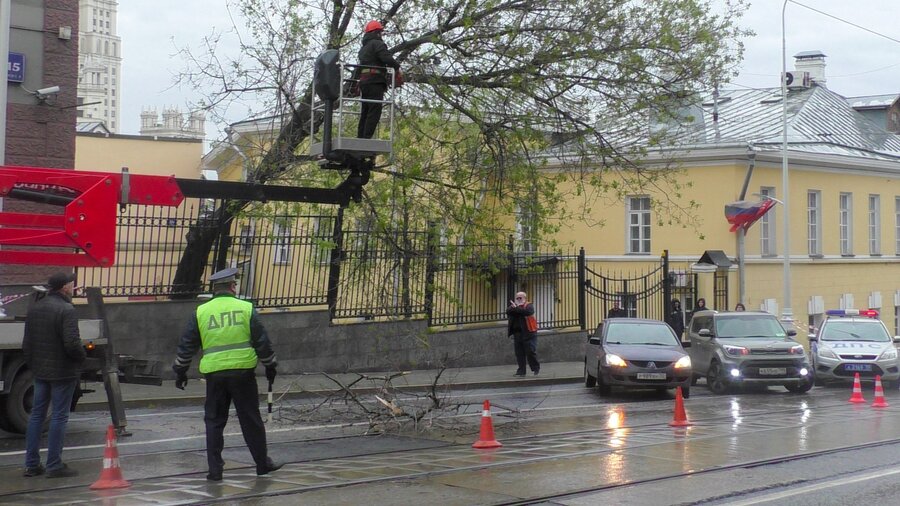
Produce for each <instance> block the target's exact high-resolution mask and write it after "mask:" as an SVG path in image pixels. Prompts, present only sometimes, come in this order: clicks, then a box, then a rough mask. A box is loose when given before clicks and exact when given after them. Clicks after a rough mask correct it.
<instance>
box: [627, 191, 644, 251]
mask: <svg viewBox="0 0 900 506" xmlns="http://www.w3.org/2000/svg"><path fill="white" fill-rule="evenodd" d="M626 212H627V219H628V225H627V226H628V239H627V240H628V253H650V197H628V209H627V210H626Z"/></svg>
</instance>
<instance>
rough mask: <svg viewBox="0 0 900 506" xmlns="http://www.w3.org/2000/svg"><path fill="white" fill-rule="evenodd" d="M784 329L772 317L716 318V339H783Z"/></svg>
mask: <svg viewBox="0 0 900 506" xmlns="http://www.w3.org/2000/svg"><path fill="white" fill-rule="evenodd" d="M786 335H787V334H786V333H785V331H784V327H782V326H781V324H780V323H778V320H776V319H775V317H774V316H766V315H728V316H724V315H722V316H718V317H717V318H716V337H717V338H729V337H785V336H786Z"/></svg>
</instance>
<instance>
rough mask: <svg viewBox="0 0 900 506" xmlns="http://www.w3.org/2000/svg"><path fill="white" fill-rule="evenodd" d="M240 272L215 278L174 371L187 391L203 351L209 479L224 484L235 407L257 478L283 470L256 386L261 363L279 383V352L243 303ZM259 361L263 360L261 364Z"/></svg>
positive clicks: (180, 349) (191, 324)
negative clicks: (272, 450)
mask: <svg viewBox="0 0 900 506" xmlns="http://www.w3.org/2000/svg"><path fill="white" fill-rule="evenodd" d="M237 275H238V270H237V269H236V268H230V269H223V270H221V271H219V272H217V273H215V274H213V275H212V276H210V278H209V280H210V282H211V283H212V288H213V298H212V300H210V301H209V302H207V303H205V304H202V305H200V307H198V308H197V311H196V313H195V314H194V316H193V317H192V318H191V320H190V322H189V323H188V327H187V329H186V330H185V332H184V334H182V336H181V342H180V344H179V345H178V354H177V356H176V357H175V364H174V365H173V366H172V370H173V371H175V375H176V376H177V379H176V380H175V386H176V387H177V388H180V389H182V390H184V387H185V386H186V385H187V381H188V378H187V371H188V368H189V367H190V366H191V359H192V358H193V356H194V354H196V353H197V351H198V350H199V349H200V348H201V347H202V349H203V358H201V359H200V372H201V373H202V374H204V375H205V376H206V405H205V407H204V409H205V414H204V417H203V418H204V420H205V422H206V460H207V464H208V465H209V473H208V474H207V475H206V479H207V480H210V481H221V480H222V471H223V470H224V467H225V462H224V461H223V460H222V449H223V448H224V447H225V437H224V431H225V424H226V423H227V422H228V410H229V409H230V408H231V402H232V400H233V401H234V409H235V412H236V413H237V417H238V420H239V421H240V424H241V433H243V435H244V441H245V442H246V443H247V448H248V449H249V450H250V455H252V456H253V461H254V462H256V475H257V476H264V475H266V474H269V472H271V471H277V470H278V469H281V467H282V466H283V465H284V464H280V463H278V464H276V463H275V462H273V461H272V459H271V458H269V455H268V448H267V445H266V427H265V425H263V420H262V416H260V414H259V389H258V388H257V386H256V373H255V369H256V365H257V362H258V361H259V362H262V363H263V365H264V366H265V367H266V378H267V379H268V380H269V383H270V384H271V383H272V382H273V381H275V375H276V367H277V365H278V363H277V362H276V360H275V352H274V351H272V345H271V343H270V342H269V336H268V334H267V333H266V329H265V327H263V325H262V322H260V321H259V316H258V315H257V314H256V310H255V309H254V308H253V304H252V303H250V302H247V301H245V300H241V299H238V298H237V297H236V296H235V295H236V294H237ZM257 359H258V360H257Z"/></svg>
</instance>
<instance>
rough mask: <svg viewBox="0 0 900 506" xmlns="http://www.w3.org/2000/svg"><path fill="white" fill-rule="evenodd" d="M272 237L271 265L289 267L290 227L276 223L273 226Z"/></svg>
mask: <svg viewBox="0 0 900 506" xmlns="http://www.w3.org/2000/svg"><path fill="white" fill-rule="evenodd" d="M272 235H273V236H274V238H275V240H274V241H273V242H272V263H273V264H275V265H289V264H290V263H291V239H290V237H291V227H290V226H285V225H282V224H281V223H278V222H277V221H276V222H275V224H274V225H273V229H272Z"/></svg>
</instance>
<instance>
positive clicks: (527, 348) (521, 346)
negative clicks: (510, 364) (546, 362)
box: [513, 334, 541, 374]
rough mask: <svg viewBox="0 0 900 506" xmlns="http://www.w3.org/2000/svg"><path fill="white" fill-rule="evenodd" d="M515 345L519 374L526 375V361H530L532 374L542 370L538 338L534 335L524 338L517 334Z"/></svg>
mask: <svg viewBox="0 0 900 506" xmlns="http://www.w3.org/2000/svg"><path fill="white" fill-rule="evenodd" d="M513 344H514V346H515V347H516V362H517V363H518V365H519V368H518V369H517V370H516V373H518V374H525V360H526V359H527V360H528V366H529V367H531V371H532V372H537V371H540V370H541V364H540V362H538V359H537V336H536V335H534V334H531V335H528V334H525V335H524V336H523V335H521V334H516V335H515V337H513Z"/></svg>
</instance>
